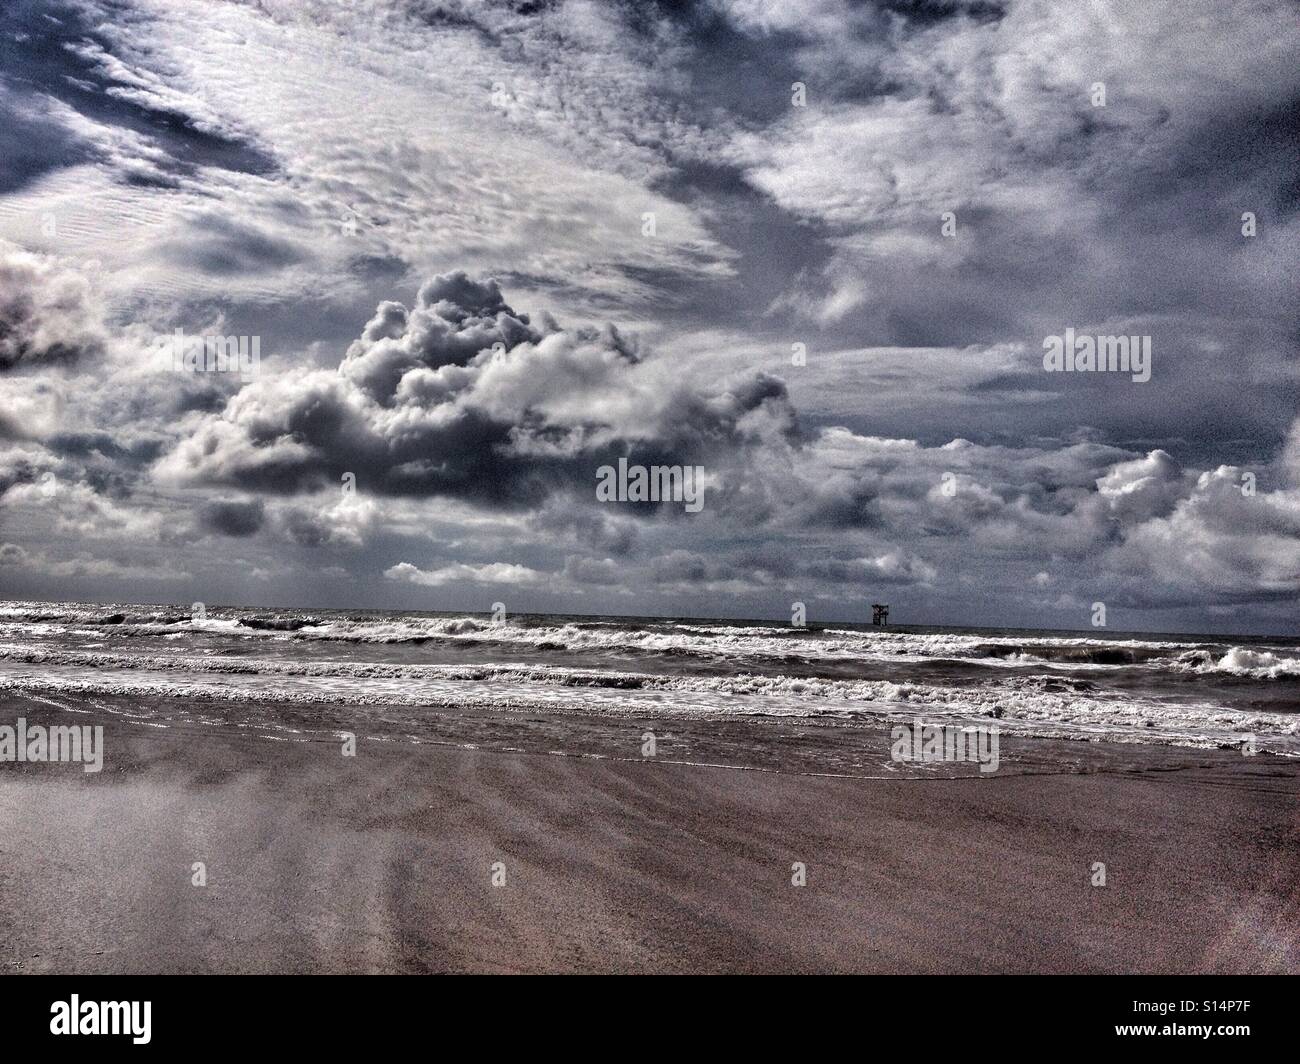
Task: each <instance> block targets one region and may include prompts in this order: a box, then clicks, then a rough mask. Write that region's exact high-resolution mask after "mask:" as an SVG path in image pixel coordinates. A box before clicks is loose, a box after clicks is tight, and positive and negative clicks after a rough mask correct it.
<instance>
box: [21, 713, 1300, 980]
mask: <svg viewBox="0 0 1300 1064" xmlns="http://www.w3.org/2000/svg"><path fill="white" fill-rule="evenodd" d="M23 711H24V712H25V713H26V714H27V715H28V716H29V717H32V716H34V715H36V714H43V716H44V718H45V720H44V722H45V723H79V724H84V723H86V722H87V721H86V718H85V716H84V715H81V714H72V713H66V712H62V711H59V710H55V709H52V708H50V709H48V710H46V711H42V710H39V709H37V708H35V707H32V706H27V707H24V709H23ZM105 723H106V727H105V742H106V749H107V751H108V752H107V755H106V758H105V766H104V771H103V772H102V773H99V774H85V773H83V772H82V771H81V768H80V766H75V765H30V764H29V765H24V766H18V765H14V764H4V765H0V817H2V818H3V821H4V823H5V824H6V825H7V828H6V831H5V832H4V834H3V841H2V842H0V970H3V971H6V972H76V973H92V972H111V973H126V972H418V971H446V972H497V971H501V972H512V971H513V972H605V971H609V972H714V971H726V972H850V971H861V972H1160V973H1165V972H1227V973H1238V972H1242V973H1245V972H1297V971H1300V897H1298V896H1297V894H1296V891H1295V882H1296V876H1297V872H1300V856H1298V855H1300V818H1297V815H1296V810H1297V808H1300V805H1298V804H1297V799H1300V766H1297V765H1296V764H1295V763H1294V762H1292V761H1289V760H1288V759H1283V758H1275V757H1270V756H1267V755H1263V754H1261V755H1259V756H1257V757H1254V758H1246V757H1243V756H1241V755H1240V754H1233V753H1228V752H1222V751H1210V750H1188V749H1181V748H1180V749H1170V748H1163V747H1153V748H1145V749H1140V750H1135V749H1133V748H1131V747H1125V748H1123V749H1119V750H1111V749H1103V748H1102V747H1104V746H1105V745H1106V744H1092V743H1090V744H1075V745H1083V746H1088V747H1090V748H1092V749H1090V750H1089V751H1088V754H1089V757H1088V758H1087V759H1086V761H1087V763H1082V762H1081V763H1078V764H1073V765H1063V766H1060V767H1059V768H1058V769H1057V770H1055V771H1050V770H1048V769H1047V762H1048V761H1049V760H1051V759H1049V758H1046V757H1044V758H1043V763H1042V764H1035V765H1033V766H1032V767H1028V766H1024V767H1023V770H1022V771H1018V772H1009V773H997V774H992V775H990V776H988V777H987V778H983V779H980V778H952V777H949V778H923V777H917V776H913V777H911V778H906V777H900V778H897V779H885V780H880V779H875V780H873V779H861V778H849V777H845V776H834V775H826V776H815V775H808V774H792V773H791V772H788V771H785V770H783V769H781V768H779V767H777V768H770V767H769V768H768V769H767V770H766V771H737V770H736V769H734V768H710V767H705V766H702V765H698V764H672V763H670V758H669V757H668V755H667V754H665V758H664V760H663V761H658V762H656V761H649V760H647V761H637V760H635V759H632V758H629V759H627V760H615V759H611V758H597V757H593V756H591V755H590V754H583V753H582V752H581V751H580V750H574V751H571V752H570V753H569V754H568V755H567V756H547V755H546V754H545V753H525V752H514V751H508V750H501V749H466V748H464V746H463V745H442V744H436V743H430V742H423V743H403V742H396V741H363V742H361V743H360V744H359V745H358V750H357V756H356V757H354V758H344V757H342V756H340V752H339V748H338V746H337V744H335V743H333V742H323V741H278V742H276V741H269V739H268V738H267V737H262V736H257V735H254V734H252V733H251V732H249V731H247V730H241V729H239V728H238V727H234V726H231V727H215V728H199V727H194V728H187V729H175V728H173V729H159V728H151V727H147V726H144V725H142V724H141V723H132V722H130V721H126V720H120V719H116V718H110V719H109V720H108V721H106V722H105ZM766 741H767V742H770V743H777V744H779V742H780V739H779V736H778V737H775V738H773V737H768V738H767V740H766ZM747 767H760V766H757V765H755V766H747ZM200 861H201V862H203V863H204V866H205V872H206V877H207V883H206V885H205V886H195V885H193V884H192V882H191V880H192V876H193V872H192V868H193V865H194V863H195V862H200ZM498 862H499V863H500V865H501V866H503V867H502V868H499V869H498V868H495V867H494V866H496V865H497V864H498ZM795 862H800V863H802V864H803V865H804V866H805V869H806V885H805V886H793V885H792V884H791V879H792V866H793V864H794V863H795ZM1096 862H1103V863H1104V864H1105V865H1106V877H1107V885H1106V886H1105V887H1094V886H1092V885H1091V884H1090V879H1091V877H1092V876H1093V875H1094V873H1093V871H1092V869H1093V866H1094V864H1095V863H1096ZM501 871H503V872H504V875H505V882H504V884H503V885H500V886H494V885H493V883H492V878H493V876H494V874H496V873H498V872H501Z"/></svg>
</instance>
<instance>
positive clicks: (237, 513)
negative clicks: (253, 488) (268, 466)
mask: <svg viewBox="0 0 1300 1064" xmlns="http://www.w3.org/2000/svg"><path fill="white" fill-rule="evenodd" d="M265 521H266V507H265V505H264V504H263V502H262V500H261V499H251V500H247V501H244V500H226V499H219V500H216V501H214V502H210V503H207V504H206V505H205V506H204V507H203V508H202V510H200V512H199V524H200V525H201V527H203V528H205V529H207V530H208V531H209V532H216V533H217V534H219V535H222V536H251V535H253V534H254V533H255V532H257V531H258V530H260V529H261V527H262V525H263V524H264V523H265Z"/></svg>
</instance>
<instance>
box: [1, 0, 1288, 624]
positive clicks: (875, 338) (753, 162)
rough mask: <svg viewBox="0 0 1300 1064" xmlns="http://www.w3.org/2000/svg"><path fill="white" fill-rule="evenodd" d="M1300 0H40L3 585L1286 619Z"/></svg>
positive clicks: (10, 288)
mask: <svg viewBox="0 0 1300 1064" xmlns="http://www.w3.org/2000/svg"><path fill="white" fill-rule="evenodd" d="M1298 15H1300V7H1298V6H1297V4H1295V3H1294V2H1273V0H1267V2H1266V0H1238V2H1234V3H1232V4H1224V3H1222V2H1219V0H1215V2H1210V0H1180V2H1177V3H1175V2H1150V3H1141V4H1133V3H1119V2H1116V3H1111V2H1106V0H1091V2H1084V0H1038V2H1033V0H870V2H858V3H850V2H847V0H786V2H775V0H701V2H699V3H686V2H668V0H660V2H658V3H655V2H638V3H633V2H625V3H622V2H614V0H610V2H604V3H591V2H579V0H553V2H546V0H528V2H523V0H511V2H505V0H501V2H488V0H485V2H470V0H445V2H444V0H365V2H362V0H293V2H290V0H7V2H6V3H5V5H4V6H3V8H0V597H6V598H23V599H26V598H39V599H58V600H93V601H122V602H159V603H177V604H189V603H191V602H195V601H202V602H206V603H212V604H245V605H266V606H274V605H281V606H316V607H325V606H335V607H349V606H351V607H385V608H393V609H413V610H455V611H459V610H476V611H487V610H490V609H491V608H492V604H493V603H497V602H500V603H502V604H503V605H504V607H505V609H506V610H507V611H508V612H516V613H518V612H542V611H546V612H575V613H590V614H637V615H669V616H675V615H688V616H707V617H766V618H772V619H778V620H779V619H785V620H788V619H789V618H790V616H791V615H792V612H793V609H794V605H793V604H794V603H803V604H804V606H805V610H806V614H807V619H808V621H809V622H811V623H819V622H833V621H863V620H867V619H869V618H870V604H871V603H872V602H888V603H889V604H890V606H891V614H890V617H891V620H892V621H895V622H897V623H929V624H966V625H987V626H1002V625H1007V626H1033V627H1050V628H1089V627H1090V626H1091V625H1092V624H1093V622H1094V619H1095V618H1096V617H1097V616H1098V615H1097V611H1096V604H1098V603H1100V604H1102V605H1104V607H1105V611H1106V613H1105V616H1106V625H1107V627H1109V628H1111V629H1118V630H1126V631H1193V632H1216V631H1222V632H1243V633H1250V632H1255V633H1270V632H1271V633H1279V634H1284V633H1300V609H1297V604H1298V603H1300V402H1298V401H1297V400H1298V399H1300V360H1298V358H1297V355H1298V353H1300V323H1298V322H1297V316H1296V309H1297V300H1296V294H1297V269H1296V263H1297V248H1298V247H1300V212H1298V207H1300V64H1297V62H1296V56H1297V54H1300V18H1298V17H1297V16H1298ZM1121 336H1122V337H1125V338H1131V340H1127V341H1126V342H1127V343H1129V344H1130V345H1131V348H1132V350H1133V351H1134V352H1135V353H1136V352H1138V351H1141V350H1143V349H1144V345H1146V346H1145V350H1148V351H1149V352H1150V355H1149V361H1148V362H1147V363H1146V365H1145V371H1144V372H1138V371H1137V370H1138V369H1139V368H1140V367H1138V366H1137V364H1136V363H1134V364H1133V365H1131V366H1129V367H1128V371H1125V370H1121V369H1120V368H1119V367H1118V366H1116V367H1115V368H1105V369H1101V370H1091V371H1090V370H1088V369H1076V370H1073V371H1069V370H1066V369H1064V368H1062V366H1063V364H1062V363H1052V362H1050V360H1049V359H1048V353H1049V351H1050V350H1051V348H1052V345H1053V342H1054V341H1053V338H1054V337H1056V338H1061V339H1060V340H1059V343H1060V344H1062V345H1064V344H1066V343H1067V342H1068V343H1069V344H1070V345H1071V347H1070V353H1071V355H1073V354H1074V353H1075V352H1076V351H1077V352H1079V357H1080V358H1083V357H1084V353H1085V351H1086V350H1088V349H1092V348H1094V347H1096V346H1100V345H1101V344H1102V342H1103V341H1101V340H1097V341H1096V343H1095V344H1094V338H1098V337H1121ZM178 337H179V338H180V339H178ZM203 337H232V338H242V340H243V343H244V345H245V346H244V351H245V358H244V360H243V362H242V363H240V362H239V361H238V360H237V359H232V360H231V361H230V362H229V363H225V362H224V361H223V363H222V364H211V365H210V364H208V363H207V362H205V361H204V360H203V359H202V358H200V359H198V361H197V364H196V361H195V358H194V357H193V356H194V353H195V352H196V351H198V348H196V347H194V346H190V347H188V348H187V347H186V346H185V344H186V343H187V342H188V343H189V344H191V345H193V344H195V343H196V342H197V343H201V342H202V341H201V338H203ZM196 338H200V339H197V340H196ZM1080 338H1085V339H1080ZM235 349H236V348H235V347H234V346H233V345H232V351H233V350H235ZM1114 350H1116V351H1118V348H1115V349H1114ZM186 351H188V352H189V353H190V357H189V358H188V359H186V358H184V357H178V355H183V354H184V353H185V352H186ZM254 355H255V356H256V357H255V358H254V357H253V356H254ZM1082 365H1084V366H1087V365H1088V363H1086V362H1083V363H1082ZM620 459H623V460H625V462H626V463H627V465H628V466H629V467H631V468H633V469H635V468H636V467H644V468H646V469H652V468H663V467H681V468H682V469H688V468H689V469H691V470H692V471H696V470H698V477H699V484H700V486H701V490H702V493H703V494H702V497H701V498H702V505H701V506H699V507H694V508H692V507H688V506H686V505H684V503H683V500H682V499H680V498H678V499H672V498H666V499H663V498H661V499H652V500H650V501H638V500H637V499H636V498H635V495H633V497H632V498H627V497H624V498H623V499H621V500H620V499H618V498H613V499H610V498H608V497H605V498H603V499H602V498H601V497H600V496H599V495H598V491H597V486H598V483H599V482H600V480H601V476H602V474H601V472H600V470H601V469H602V467H610V468H615V469H616V468H617V466H618V462H619V460H620Z"/></svg>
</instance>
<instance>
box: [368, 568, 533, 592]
mask: <svg viewBox="0 0 1300 1064" xmlns="http://www.w3.org/2000/svg"><path fill="white" fill-rule="evenodd" d="M384 576H385V577H386V578H387V579H389V580H404V581H406V582H408V583H411V584H419V585H421V586H423V587H441V586H443V585H444V584H451V583H458V582H461V581H470V582H472V583H476V584H507V585H511V586H513V587H535V586H537V585H539V584H541V583H543V582H545V581H546V580H547V579H548V574H546V573H539V572H538V571H537V570H535V569H530V568H528V567H527V566H526V565H515V564H512V563H509V562H487V563H484V564H482V565H467V564H465V563H463V562H457V563H456V564H454V565H448V566H444V567H443V568H441V569H418V568H416V567H415V566H414V565H412V564H411V563H410V562H399V563H398V564H397V565H394V566H392V567H391V568H389V569H385V570H384Z"/></svg>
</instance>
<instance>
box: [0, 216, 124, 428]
mask: <svg viewBox="0 0 1300 1064" xmlns="http://www.w3.org/2000/svg"><path fill="white" fill-rule="evenodd" d="M104 346H105V332H104V325H103V320H102V312H101V311H100V309H99V308H98V306H97V305H96V302H95V300H94V298H93V295H92V292H91V288H90V285H89V283H88V282H87V280H86V278H85V277H84V276H83V275H82V274H81V273H79V272H78V271H76V270H71V269H68V268H66V267H64V266H62V265H60V264H59V263H58V262H57V260H55V259H52V258H49V257H47V256H42V255H33V254H31V253H29V252H26V251H23V250H22V249H20V248H17V247H15V246H13V245H11V244H7V243H5V242H3V241H0V372H4V371H6V370H13V369H16V368H19V367H28V366H37V365H41V364H50V363H66V362H72V361H75V360H76V359H78V358H81V357H83V356H86V357H92V358H93V357H94V356H96V355H99V354H101V353H102V352H103V350H104ZM10 416H11V417H12V415H10Z"/></svg>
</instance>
